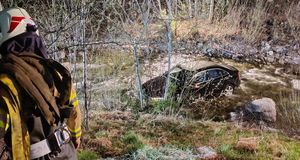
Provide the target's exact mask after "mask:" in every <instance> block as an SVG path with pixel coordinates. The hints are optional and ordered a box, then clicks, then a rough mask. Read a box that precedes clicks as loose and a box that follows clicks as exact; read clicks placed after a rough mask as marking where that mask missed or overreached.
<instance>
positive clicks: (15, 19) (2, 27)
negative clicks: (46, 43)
mask: <svg viewBox="0 0 300 160" xmlns="http://www.w3.org/2000/svg"><path fill="white" fill-rule="evenodd" d="M28 30H32V31H37V26H36V24H35V23H34V21H33V20H32V18H31V17H30V16H29V14H28V13H27V12H26V11H25V10H24V9H22V8H19V7H13V8H7V9H4V10H2V11H1V12H0V46H1V45H2V43H3V42H5V41H6V40H8V39H10V38H12V37H15V36H17V35H20V34H22V33H24V32H26V31H28Z"/></svg>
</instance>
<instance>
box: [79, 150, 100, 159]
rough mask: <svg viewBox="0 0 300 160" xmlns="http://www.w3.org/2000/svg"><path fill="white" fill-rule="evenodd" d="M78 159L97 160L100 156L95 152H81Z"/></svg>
mask: <svg viewBox="0 0 300 160" xmlns="http://www.w3.org/2000/svg"><path fill="white" fill-rule="evenodd" d="M78 159H79V160H96V159H98V156H97V154H96V153H94V152H91V151H85V150H82V151H79V153H78Z"/></svg>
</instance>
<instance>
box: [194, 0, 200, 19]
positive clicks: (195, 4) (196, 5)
mask: <svg viewBox="0 0 300 160" xmlns="http://www.w3.org/2000/svg"><path fill="white" fill-rule="evenodd" d="M198 12H199V10H198V0H195V2H194V17H196V18H197V17H198Z"/></svg>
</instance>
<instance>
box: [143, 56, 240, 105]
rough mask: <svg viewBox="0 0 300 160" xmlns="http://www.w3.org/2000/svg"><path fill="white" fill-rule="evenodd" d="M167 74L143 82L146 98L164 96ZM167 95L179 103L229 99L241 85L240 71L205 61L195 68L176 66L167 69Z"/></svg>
mask: <svg viewBox="0 0 300 160" xmlns="http://www.w3.org/2000/svg"><path fill="white" fill-rule="evenodd" d="M167 75H168V72H165V73H164V74H163V75H162V76H158V77H155V78H153V79H151V80H149V81H147V82H145V83H144V84H143V85H142V87H143V90H144V94H145V96H146V98H148V99H149V98H159V97H163V95H164V90H165V83H166V78H167ZM169 82H170V83H169V93H168V95H169V96H171V97H172V98H174V99H176V100H180V101H186V100H188V101H189V102H190V101H193V100H196V99H206V98H213V97H219V96H230V95H232V94H233V92H234V90H235V89H236V88H237V87H238V86H239V85H240V75H239V71H238V70H237V69H236V68H234V67H232V66H228V65H223V64H222V65H221V64H215V63H210V62H206V63H204V64H202V65H200V66H199V67H197V68H196V69H187V68H185V67H182V66H180V65H177V66H175V67H173V68H171V69H170V81H169Z"/></svg>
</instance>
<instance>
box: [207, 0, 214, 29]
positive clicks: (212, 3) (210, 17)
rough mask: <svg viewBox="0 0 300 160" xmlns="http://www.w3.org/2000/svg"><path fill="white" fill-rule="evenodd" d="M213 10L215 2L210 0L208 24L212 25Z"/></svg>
mask: <svg viewBox="0 0 300 160" xmlns="http://www.w3.org/2000/svg"><path fill="white" fill-rule="evenodd" d="M214 8H215V0H210V5H209V18H208V20H209V22H210V23H212V21H213V17H214Z"/></svg>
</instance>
